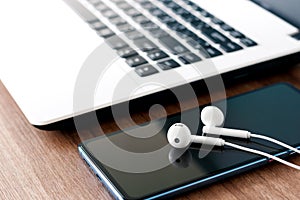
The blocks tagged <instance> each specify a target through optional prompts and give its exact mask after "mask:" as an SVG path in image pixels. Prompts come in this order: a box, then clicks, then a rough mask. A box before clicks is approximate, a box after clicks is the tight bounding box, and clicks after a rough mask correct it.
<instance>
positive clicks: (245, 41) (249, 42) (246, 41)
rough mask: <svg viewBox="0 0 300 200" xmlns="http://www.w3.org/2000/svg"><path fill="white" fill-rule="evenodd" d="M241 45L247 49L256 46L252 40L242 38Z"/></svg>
mask: <svg viewBox="0 0 300 200" xmlns="http://www.w3.org/2000/svg"><path fill="white" fill-rule="evenodd" d="M241 43H243V44H244V45H245V46H247V47H252V46H256V45H257V43H256V42H254V41H253V40H251V39H249V38H242V39H241Z"/></svg>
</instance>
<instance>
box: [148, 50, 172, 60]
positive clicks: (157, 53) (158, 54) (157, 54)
mask: <svg viewBox="0 0 300 200" xmlns="http://www.w3.org/2000/svg"><path fill="white" fill-rule="evenodd" d="M147 55H148V57H149V58H150V59H151V60H160V59H162V58H166V57H168V55H167V54H166V53H165V52H163V51H161V50H154V51H151V52H149V53H148V54H147Z"/></svg>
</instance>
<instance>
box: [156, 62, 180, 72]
mask: <svg viewBox="0 0 300 200" xmlns="http://www.w3.org/2000/svg"><path fill="white" fill-rule="evenodd" d="M157 65H158V66H159V67H160V68H161V69H162V70H168V69H172V68H176V67H179V66H180V65H179V64H178V63H177V62H176V61H174V60H171V59H170V60H166V61H162V62H159V63H157Z"/></svg>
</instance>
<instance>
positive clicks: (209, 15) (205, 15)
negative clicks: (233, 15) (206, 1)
mask: <svg viewBox="0 0 300 200" xmlns="http://www.w3.org/2000/svg"><path fill="white" fill-rule="evenodd" d="M197 11H199V12H200V13H201V15H202V16H203V17H213V15H212V14H210V13H209V12H207V11H206V10H203V9H201V10H199V8H198V9H197Z"/></svg>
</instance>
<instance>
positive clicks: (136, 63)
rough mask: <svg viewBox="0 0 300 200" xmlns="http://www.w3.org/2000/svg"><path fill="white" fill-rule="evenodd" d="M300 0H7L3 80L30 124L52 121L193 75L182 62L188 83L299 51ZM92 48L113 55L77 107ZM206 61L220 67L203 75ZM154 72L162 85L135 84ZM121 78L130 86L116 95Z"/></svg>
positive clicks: (3, 12)
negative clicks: (83, 103) (89, 99)
mask: <svg viewBox="0 0 300 200" xmlns="http://www.w3.org/2000/svg"><path fill="white" fill-rule="evenodd" d="M299 8H300V4H299V1H297V0H287V1H281V0H255V1H248V0H227V1H222V0H176V1H175V0H174V1H172V0H64V1H62V0H51V1H40V0H27V1H18V2H16V1H3V2H1V3H0V13H1V14H0V15H1V39H0V44H1V47H0V49H1V55H2V56H1V59H0V66H1V71H0V74H1V75H0V76H1V81H2V82H3V84H4V85H5V87H6V88H7V90H8V91H9V93H10V94H11V96H12V97H13V98H14V100H15V101H16V103H17V104H18V106H19V107H20V109H21V110H22V112H23V113H24V115H25V116H26V118H27V119H28V121H29V122H30V123H31V124H33V125H36V126H44V125H49V124H52V123H55V122H59V121H61V120H64V119H68V118H71V117H74V116H77V115H81V114H83V113H88V112H90V111H93V110H98V109H102V108H107V107H110V106H112V105H114V104H117V103H122V102H125V101H128V100H129V99H130V100H132V99H138V98H141V97H144V96H148V95H151V94H155V93H158V92H161V91H165V90H166V89H169V88H173V87H177V86H180V85H182V84H186V83H183V82H182V81H177V80H176V78H172V77H173V76H172V74H174V72H175V73H176V74H179V75H180V76H182V77H183V78H184V80H186V82H187V83H189V82H195V81H198V80H203V79H206V78H209V77H213V76H216V75H218V74H224V73H228V72H232V71H236V70H240V69H246V68H247V67H249V66H252V65H255V64H259V63H264V62H267V61H271V60H274V59H277V58H281V57H285V56H288V55H292V54H295V53H297V52H299V51H300V41H299V29H298V27H299V25H300V22H299V19H300V16H299V13H300V12H299ZM74 11H75V12H74ZM99 52H100V53H99ZM97 53H98V54H97ZM93 56H94V57H93ZM91 57H93V58H96V61H95V60H94V62H93V64H94V65H97V64H98V65H99V68H101V67H103V66H102V65H101V63H103V62H102V61H103V60H105V59H106V60H107V58H113V59H115V60H114V62H113V61H112V62H111V63H110V64H109V65H110V67H109V68H108V70H106V71H105V73H104V75H103V78H102V79H101V81H99V80H97V83H99V82H100V83H99V85H97V87H95V88H94V90H95V91H94V93H95V95H94V99H93V104H91V105H87V106H82V107H80V109H78V110H76V112H74V91H75V90H76V84H77V83H78V78H79V77H80V74H81V73H83V72H82V71H83V68H84V66H85V65H86V63H88V62H89V61H88V60H89V58H91ZM97 59H98V60H97ZM98 62H99V63H98ZM201 63H210V64H212V65H213V66H214V67H215V68H216V69H217V70H212V71H211V72H210V73H205V74H203V75H202V76H199V74H198V73H195V68H193V67H191V66H192V65H197V64H199V66H201V67H203V69H205V68H206V67H209V65H201ZM105 69H106V68H105ZM207 71H209V69H207ZM102 72H103V71H102ZM95 73H96V72H95ZM97 73H98V72H97ZM128 76H130V79H128V82H126V81H127V80H126V77H128ZM124 77H125V78H124ZM85 78H87V77H85ZM87 79H88V78H87ZM153 80H155V81H157V80H158V81H159V80H164V82H163V83H164V85H160V84H154V85H153V86H151V87H143V88H142V89H141V90H139V91H138V92H130V91H134V90H135V88H139V87H140V86H141V85H143V84H147V83H150V82H153ZM120 82H122V84H121V85H122V87H126V89H128V92H124V94H123V95H119V96H117V97H115V96H114V95H115V91H116V87H118V86H120ZM113 96H114V97H113ZM81 98H83V99H84V98H85V96H84V94H83V95H82V96H81ZM112 99H114V101H112Z"/></svg>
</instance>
